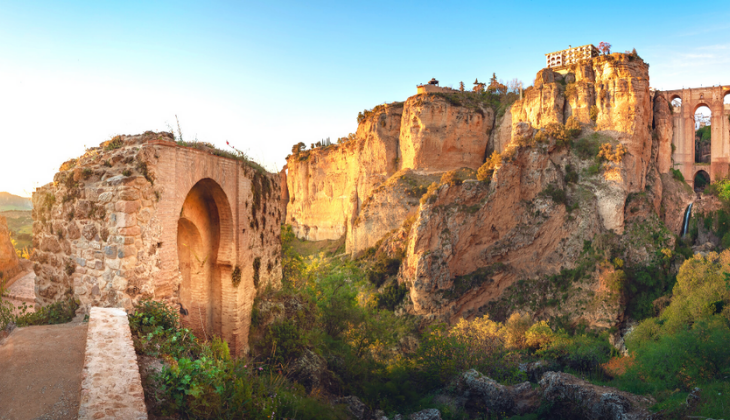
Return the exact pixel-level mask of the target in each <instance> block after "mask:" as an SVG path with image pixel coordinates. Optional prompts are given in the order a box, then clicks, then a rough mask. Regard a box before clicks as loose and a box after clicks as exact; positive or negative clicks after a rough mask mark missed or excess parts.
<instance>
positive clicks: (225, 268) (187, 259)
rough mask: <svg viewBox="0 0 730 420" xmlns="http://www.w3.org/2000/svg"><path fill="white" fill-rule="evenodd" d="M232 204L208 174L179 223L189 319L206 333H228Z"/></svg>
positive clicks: (179, 250)
mask: <svg viewBox="0 0 730 420" xmlns="http://www.w3.org/2000/svg"><path fill="white" fill-rule="evenodd" d="M232 230H233V223H232V220H231V207H230V204H229V201H228V197H226V193H225V192H224V191H223V189H222V188H221V187H220V185H218V183H216V182H215V181H213V180H212V179H209V178H206V179H203V180H201V181H199V182H198V183H197V184H195V186H194V187H193V188H192V189H191V190H190V192H189V193H188V195H187V197H186V198H185V201H184V203H183V206H182V209H181V210H180V218H179V219H178V224H177V255H178V260H179V266H180V274H181V276H182V279H181V283H180V291H179V296H180V298H179V299H180V305H181V308H182V312H183V316H182V319H183V322H184V323H185V324H186V325H187V326H188V327H190V328H191V329H193V330H194V331H195V333H196V335H198V336H200V337H206V336H208V337H210V336H213V335H215V336H222V334H223V329H222V325H223V323H224V321H223V316H222V315H223V314H222V307H223V296H222V294H223V288H222V285H223V281H224V279H226V278H231V273H232V272H233V267H232V266H231V258H230V256H231V247H232V245H233V243H232V242H233V241H232V239H233V232H232Z"/></svg>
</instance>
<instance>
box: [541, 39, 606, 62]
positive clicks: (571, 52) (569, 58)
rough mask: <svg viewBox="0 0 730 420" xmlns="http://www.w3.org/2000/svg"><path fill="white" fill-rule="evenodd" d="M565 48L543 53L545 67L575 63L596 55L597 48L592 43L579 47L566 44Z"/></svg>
mask: <svg viewBox="0 0 730 420" xmlns="http://www.w3.org/2000/svg"><path fill="white" fill-rule="evenodd" d="M568 47H569V48H568V49H567V50H561V51H556V52H552V53H549V54H545V61H546V67H560V66H567V65H568V64H573V63H577V62H578V61H580V60H587V59H589V58H593V57H598V55H599V53H598V48H596V47H595V46H594V45H593V44H587V45H581V46H580V47H575V48H574V47H572V46H570V45H569V46H568Z"/></svg>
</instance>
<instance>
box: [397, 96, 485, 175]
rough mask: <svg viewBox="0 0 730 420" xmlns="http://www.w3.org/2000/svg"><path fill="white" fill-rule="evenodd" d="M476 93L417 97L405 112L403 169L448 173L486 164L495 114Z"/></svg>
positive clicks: (410, 101) (409, 99)
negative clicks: (474, 94)
mask: <svg viewBox="0 0 730 420" xmlns="http://www.w3.org/2000/svg"><path fill="white" fill-rule="evenodd" d="M472 96H473V94H471V93H465V94H462V97H458V96H456V95H415V96H411V97H410V98H408V100H407V101H406V104H405V107H404V110H403V122H402V123H401V131H400V154H401V160H402V163H401V166H400V168H401V169H416V170H422V171H427V172H445V171H448V170H451V169H455V168H461V167H466V168H472V169H478V168H479V167H480V166H481V165H482V163H484V158H485V153H486V149H487V143H488V142H489V135H490V133H491V131H492V127H493V126H494V111H492V108H490V107H488V106H486V105H485V104H483V103H480V102H479V101H476V100H470V99H472Z"/></svg>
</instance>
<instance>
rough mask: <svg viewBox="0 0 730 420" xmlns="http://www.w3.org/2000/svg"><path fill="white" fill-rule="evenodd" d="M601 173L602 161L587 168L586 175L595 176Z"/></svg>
mask: <svg viewBox="0 0 730 420" xmlns="http://www.w3.org/2000/svg"><path fill="white" fill-rule="evenodd" d="M600 173H601V164H600V163H594V164H592V165H590V166H589V167H587V168H586V175H588V176H594V175H598V174H600Z"/></svg>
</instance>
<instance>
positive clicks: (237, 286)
mask: <svg viewBox="0 0 730 420" xmlns="http://www.w3.org/2000/svg"><path fill="white" fill-rule="evenodd" d="M198 149H202V150H198ZM214 153H218V154H220V153H219V152H218V151H216V150H214V149H212V148H208V147H206V146H201V145H200V144H197V145H196V148H190V147H181V146H178V145H177V144H176V143H175V142H174V141H173V138H172V136H171V135H170V134H169V133H153V132H146V133H145V134H143V135H137V136H117V137H115V138H114V139H112V140H110V141H107V142H104V143H102V144H101V145H100V147H96V148H92V149H88V150H87V152H86V153H85V154H84V155H83V156H81V157H80V158H78V159H74V160H71V161H68V162H66V163H64V164H63V165H62V166H61V170H60V171H59V172H58V173H57V174H56V175H55V177H54V182H53V183H51V184H48V185H45V186H43V187H41V188H38V189H37V191H36V192H35V193H34V194H33V203H34V210H33V218H34V225H33V233H34V239H33V240H34V245H35V248H36V252H35V253H34V255H33V256H32V258H31V259H32V260H33V261H34V271H35V273H36V276H37V280H36V295H37V303H39V304H48V303H51V302H55V301H58V300H61V299H64V298H66V297H71V296H73V297H74V298H76V299H78V300H79V301H80V302H81V305H82V308H84V310H87V311H88V309H89V308H90V307H91V306H101V307H121V308H125V309H127V310H129V309H131V308H132V306H133V305H134V303H136V302H137V301H139V300H140V299H147V298H149V299H156V300H160V299H162V300H167V301H169V302H171V303H173V304H177V305H180V307H181V313H183V316H182V318H183V323H185V324H186V325H188V326H189V327H191V328H193V330H194V331H195V332H196V335H198V336H201V337H203V336H207V337H210V336H211V335H220V336H223V337H224V338H226V339H227V340H228V341H229V344H230V346H231V350H232V352H234V353H241V352H243V351H245V349H246V348H247V337H248V328H249V325H250V313H251V307H252V303H253V299H254V297H255V293H256V290H257V288H260V287H265V286H266V285H268V284H271V285H273V286H274V287H277V286H278V284H279V281H280V279H281V259H280V254H281V241H280V223H281V221H282V219H283V217H284V212H285V209H284V208H283V206H282V202H281V190H280V188H279V184H280V180H279V175H278V174H269V173H266V172H264V171H262V170H256V169H254V168H253V167H252V166H251V165H249V164H248V163H246V162H242V161H239V160H236V159H232V158H228V157H222V156H216V155H214ZM186 235H187V236H186ZM196 238H197V239H196ZM191 240H192V241H195V242H194V243H193V242H190V241H191ZM180 251H182V252H183V254H184V255H183V256H179V253H180ZM191 255H192V256H191Z"/></svg>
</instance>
